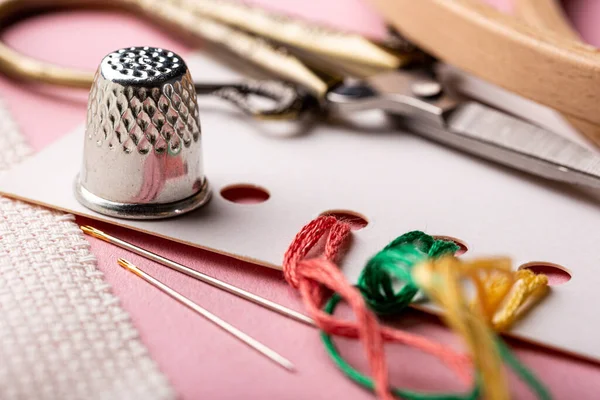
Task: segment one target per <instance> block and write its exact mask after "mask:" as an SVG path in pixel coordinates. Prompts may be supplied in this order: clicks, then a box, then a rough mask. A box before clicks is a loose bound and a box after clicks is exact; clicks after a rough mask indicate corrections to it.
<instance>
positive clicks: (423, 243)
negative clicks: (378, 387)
mask: <svg viewBox="0 0 600 400" xmlns="http://www.w3.org/2000/svg"><path fill="white" fill-rule="evenodd" d="M458 249H459V247H458V246H457V245H456V244H454V243H452V242H448V241H444V240H436V239H435V238H433V237H431V236H429V235H427V234H425V233H423V232H420V231H414V232H409V233H406V234H404V235H402V236H400V237H398V238H397V239H395V240H394V241H392V242H391V243H390V244H389V245H387V246H386V247H385V248H384V249H383V250H381V251H380V252H379V253H377V254H376V255H375V256H374V257H373V258H371V259H370V260H369V262H368V263H367V265H366V266H365V268H364V270H363V271H362V273H361V275H360V277H359V280H358V284H357V286H358V288H359V289H360V291H361V293H362V295H363V297H364V299H365V302H366V303H367V305H368V306H369V308H371V309H372V310H373V311H374V312H375V313H376V314H378V315H392V314H398V313H401V312H402V311H404V310H405V309H406V307H408V306H409V304H410V303H411V302H412V301H413V300H414V298H415V296H416V294H417V293H418V291H419V288H418V287H417V286H416V285H415V284H414V282H413V280H412V276H411V269H412V267H413V266H415V265H416V264H418V263H419V262H421V261H424V260H425V259H427V258H438V257H441V256H443V255H447V254H454V253H455V252H456V251H457V250H458ZM399 285H400V287H399V288H395V287H394V286H396V287H398V286H399ZM340 300H341V298H340V297H339V296H338V295H337V294H334V295H333V296H332V297H331V299H330V300H329V301H328V303H327V304H326V305H325V308H324V311H325V312H327V313H329V314H333V312H334V310H335V307H336V306H337V305H338V303H339V302H340ZM321 339H322V341H323V343H324V345H325V348H326V350H327V352H328V353H329V355H330V357H331V358H332V360H333V361H334V363H335V364H336V365H337V366H338V368H340V370H341V371H342V372H343V373H344V374H345V375H346V376H348V377H349V378H350V379H352V380H354V381H355V382H357V383H358V384H359V385H361V386H363V387H365V388H367V389H369V390H371V391H373V389H374V383H373V380H372V379H371V378H370V377H368V376H366V375H364V374H362V373H360V372H359V371H357V370H356V369H355V368H353V367H352V366H351V365H350V364H348V363H347V362H346V361H345V360H344V359H343V357H342V356H341V355H340V354H339V351H338V349H337V348H336V346H335V344H334V343H333V340H332V338H331V335H329V334H327V333H326V332H321ZM495 342H496V345H497V346H498V350H499V353H500V355H501V357H502V359H503V360H504V361H505V362H506V364H507V365H508V366H509V367H510V368H511V369H512V370H513V371H514V372H515V373H516V374H517V375H518V376H519V377H520V378H521V379H522V380H523V381H524V382H525V383H526V384H527V385H528V386H529V387H530V388H531V389H532V390H533V392H534V393H535V394H536V395H537V397H538V398H539V399H542V400H549V399H550V398H551V396H550V394H549V392H548V391H547V390H546V388H545V387H544V386H543V385H542V383H541V382H539V381H538V380H537V379H536V378H535V376H534V375H533V374H532V373H531V372H530V371H529V370H528V369H527V368H525V367H524V366H523V365H522V364H521V363H519V361H518V360H517V359H516V358H515V357H514V356H513V355H512V353H511V352H510V350H509V349H508V347H507V346H506V345H505V344H504V343H503V342H502V340H501V339H500V338H499V337H497V336H495ZM392 392H393V393H394V395H396V396H398V397H400V398H404V399H408V400H473V399H476V398H478V396H479V393H480V385H479V382H477V384H476V385H475V386H474V388H473V389H472V390H471V391H470V392H469V393H465V394H448V393H439V394H433V393H419V392H415V391H409V390H403V389H399V388H393V389H392Z"/></svg>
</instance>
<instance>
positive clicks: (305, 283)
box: [283, 216, 472, 400]
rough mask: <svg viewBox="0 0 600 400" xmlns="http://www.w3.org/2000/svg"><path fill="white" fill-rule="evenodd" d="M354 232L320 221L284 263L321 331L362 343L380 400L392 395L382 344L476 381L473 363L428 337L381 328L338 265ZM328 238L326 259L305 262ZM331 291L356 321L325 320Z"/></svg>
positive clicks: (306, 228) (287, 275) (388, 399)
mask: <svg viewBox="0 0 600 400" xmlns="http://www.w3.org/2000/svg"><path fill="white" fill-rule="evenodd" d="M349 234H350V227H349V226H348V225H347V224H345V223H343V222H340V221H338V220H337V219H336V218H335V217H332V216H321V217H318V218H316V219H315V220H313V221H311V222H310V223H308V224H307V225H306V226H304V227H303V228H302V230H301V231H300V232H299V233H298V234H297V235H296V237H295V238H294V240H293V241H292V243H291V244H290V246H289V248H288V250H287V251H286V253H285V256H284V261H283V272H284V276H285V279H286V280H287V282H288V283H289V284H290V285H291V286H292V287H294V288H295V289H297V290H298V291H299V292H300V295H301V297H302V300H303V302H304V304H305V307H306V308H307V310H308V312H309V314H310V315H311V317H312V318H313V319H314V320H315V322H316V324H317V326H318V327H319V328H320V329H321V330H323V331H325V332H327V333H328V334H331V335H336V336H343V337H348V338H355V339H359V340H360V341H361V342H362V344H363V348H364V350H365V354H366V357H367V361H368V364H369V368H370V369H371V374H372V376H373V380H374V382H375V392H376V394H377V396H378V397H380V398H382V399H386V400H391V399H393V398H394V397H393V395H392V393H391V392H390V385H389V379H388V369H387V364H386V359H385V352H384V347H383V345H384V342H396V343H401V344H406V345H409V346H413V347H415V348H418V349H420V350H422V351H424V352H427V353H429V354H431V355H434V356H436V357H438V358H439V359H440V360H441V361H442V362H444V363H445V364H446V365H447V366H448V367H449V368H451V369H452V370H453V371H454V372H455V373H456V374H457V375H458V377H459V378H460V379H461V380H463V381H464V382H465V383H469V382H471V381H472V375H471V367H472V364H471V361H470V358H469V357H468V356H467V355H465V354H461V353H457V352H455V351H453V350H451V349H449V348H447V347H445V346H443V345H441V344H439V343H435V342H432V341H430V340H428V339H426V338H424V337H421V336H417V335H413V334H410V333H406V332H402V331H399V330H397V329H391V328H387V327H383V326H381V325H380V324H379V322H378V320H377V317H376V316H375V315H374V314H373V313H372V312H371V311H370V310H369V309H368V308H367V306H366V304H365V301H364V299H363V297H362V295H361V293H360V291H359V290H358V289H356V288H355V287H353V286H352V285H351V284H350V283H349V282H348V281H347V280H346V279H345V277H344V275H343V274H342V272H341V271H340V270H339V268H338V266H337V265H336V264H335V259H336V257H337V256H338V254H339V252H340V250H341V247H342V245H343V243H344V240H345V239H346V238H347V237H348V235H349ZM324 238H325V247H324V250H323V254H322V255H320V256H317V257H313V258H310V259H307V258H306V257H307V255H308V253H309V252H310V251H311V250H313V249H314V248H315V246H316V245H317V244H318V243H319V242H320V241H321V240H322V239H324ZM328 290H331V291H334V292H337V293H338V294H339V295H340V296H341V297H342V298H343V299H344V300H345V301H346V302H347V303H348V304H349V305H350V307H351V308H352V311H353V312H354V314H355V316H356V321H355V322H354V321H345V320H341V319H339V318H336V317H334V316H332V315H329V314H327V313H326V312H324V311H323V310H322V306H323V304H324V301H325V299H326V297H327V293H328Z"/></svg>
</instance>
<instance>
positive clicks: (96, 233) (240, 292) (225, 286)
mask: <svg viewBox="0 0 600 400" xmlns="http://www.w3.org/2000/svg"><path fill="white" fill-rule="evenodd" d="M80 228H81V230H82V231H83V232H84V233H85V234H88V235H90V236H93V237H95V238H98V239H101V240H104V241H105V242H108V243H111V244H114V245H115V246H118V247H121V248H123V249H126V250H129V251H131V252H132V253H135V254H137V255H140V256H142V257H145V258H147V259H149V260H152V261H155V262H157V263H159V264H162V265H164V266H165V267H168V268H171V269H173V270H175V271H178V272H181V273H183V274H186V275H188V276H191V277H192V278H195V279H197V280H199V281H202V282H204V283H208V284H209V285H212V286H214V287H217V288H219V289H222V290H225V291H227V292H229V293H231V294H234V295H236V296H238V297H241V298H243V299H246V300H248V301H251V302H253V303H255V304H258V305H260V306H262V307H264V308H267V309H269V310H271V311H275V312H277V313H279V314H281V315H283V316H286V317H288V318H292V319H294V320H296V321H299V322H302V323H304V324H306V325H310V326H313V327H314V326H316V325H315V322H314V321H313V320H312V318H310V317H307V316H306V315H304V314H302V313H299V312H297V311H294V310H292V309H290V308H287V307H284V306H282V305H280V304H277V303H275V302H273V301H271V300H267V299H265V298H264V297H260V296H258V295H256V294H254V293H250V292H248V291H246V290H244V289H240V288H238V287H236V286H233V285H231V284H229V283H226V282H223V281H221V280H218V279H216V278H213V277H211V276H208V275H206V274H203V273H201V272H198V271H196V270H193V269H191V268H189V267H186V266H185V265H182V264H179V263H177V262H175V261H172V260H169V259H168V258H165V257H162V256H160V255H158V254H156V253H152V252H150V251H148V250H145V249H142V248H141V247H138V246H136V245H134V244H131V243H128V242H126V241H124V240H121V239H118V238H116V237H114V236H111V235H109V234H107V233H104V232H103V231H101V230H99V229H96V228H94V227H92V226H89V225H84V226H81V227H80Z"/></svg>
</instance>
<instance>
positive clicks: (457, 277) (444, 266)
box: [412, 256, 548, 400]
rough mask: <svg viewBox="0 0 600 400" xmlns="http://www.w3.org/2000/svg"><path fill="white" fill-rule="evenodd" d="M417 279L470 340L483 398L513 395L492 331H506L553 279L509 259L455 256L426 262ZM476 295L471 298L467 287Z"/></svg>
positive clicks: (501, 399) (495, 399) (418, 268)
mask: <svg viewBox="0 0 600 400" xmlns="http://www.w3.org/2000/svg"><path fill="white" fill-rule="evenodd" d="M412 276H413V279H414V280H415V282H416V283H417V284H418V285H419V286H420V287H421V288H422V289H423V290H424V291H425V292H426V293H427V294H428V296H429V297H430V298H431V299H432V300H434V301H435V302H437V303H438V304H440V305H441V306H442V307H443V309H444V318H445V320H446V321H447V323H448V325H449V326H450V327H451V328H452V329H453V330H454V331H456V332H457V333H458V334H459V335H460V336H462V337H463V338H464V340H465V343H466V345H467V346H468V348H469V350H470V352H471V354H472V356H473V362H474V365H475V366H476V367H477V369H478V370H479V372H480V376H481V382H482V390H483V394H484V397H485V398H486V399H491V400H505V399H509V398H510V393H509V390H508V386H507V384H506V378H505V376H504V371H503V369H502V358H501V356H500V353H499V351H498V347H497V346H496V344H495V338H494V333H493V330H497V329H500V330H505V329H507V328H508V327H510V325H511V324H512V323H513V322H514V321H516V320H517V319H518V318H519V317H520V316H521V315H523V314H524V312H525V311H527V310H528V309H530V308H531V307H532V306H533V305H534V304H535V303H537V302H538V301H539V300H540V299H541V298H542V297H543V296H544V295H545V294H546V293H547V291H548V279H547V277H545V276H544V275H536V274H534V273H533V272H531V271H529V270H520V271H517V272H513V271H512V270H511V263H510V260H508V259H507V258H497V259H483V260H476V261H471V262H462V261H460V260H459V259H457V258H455V257H453V256H446V257H443V258H440V259H437V260H434V259H430V260H428V261H427V262H423V263H421V264H419V265H417V266H415V268H414V269H413V271H412ZM468 284H471V285H472V287H473V289H474V291H475V293H474V295H473V296H472V299H471V300H469V299H468V296H467V295H466V294H465V287H466V286H468Z"/></svg>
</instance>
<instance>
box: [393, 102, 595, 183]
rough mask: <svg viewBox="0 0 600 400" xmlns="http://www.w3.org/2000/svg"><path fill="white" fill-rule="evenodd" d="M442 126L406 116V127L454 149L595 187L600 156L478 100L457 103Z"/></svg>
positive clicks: (528, 171) (557, 179) (545, 175)
mask: <svg viewBox="0 0 600 400" xmlns="http://www.w3.org/2000/svg"><path fill="white" fill-rule="evenodd" d="M444 119H445V127H436V126H435V125H434V124H431V123H427V122H426V121H425V120H423V119H419V118H407V119H406V120H405V121H403V123H404V124H405V125H406V126H407V128H409V129H411V130H412V131H415V132H416V133H419V134H420V135H422V136H426V137H428V138H430V139H433V140H436V141H438V142H442V143H444V144H447V145H449V146H451V147H454V148H458V149H459V150H462V151H465V152H468V153H471V154H474V155H477V156H480V157H482V158H485V159H488V160H491V161H495V162H498V163H500V164H503V165H506V166H508V167H512V168H515V169H518V170H521V171H524V172H527V173H530V174H534V175H537V176H541V177H544V178H547V179H550V180H554V181H559V182H566V183H569V184H575V185H582V186H587V187H592V188H600V156H599V155H598V154H596V153H595V152H593V151H590V150H587V149H586V148H584V147H582V146H580V145H578V144H576V143H574V142H572V141H570V140H567V139H565V138H563V137H562V136H560V135H558V134H555V133H553V132H550V131H548V130H546V129H543V128H540V127H538V126H536V125H533V124H530V123H528V122H526V121H524V120H521V119H519V118H516V117H513V116H511V115H509V114H506V113H504V112H502V111H499V110H497V109H494V108H491V107H488V106H486V105H483V104H481V103H477V102H474V101H468V102H464V103H461V104H459V105H458V106H457V107H456V108H455V109H453V110H452V111H450V112H449V113H447V114H446V115H445V117H444Z"/></svg>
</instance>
